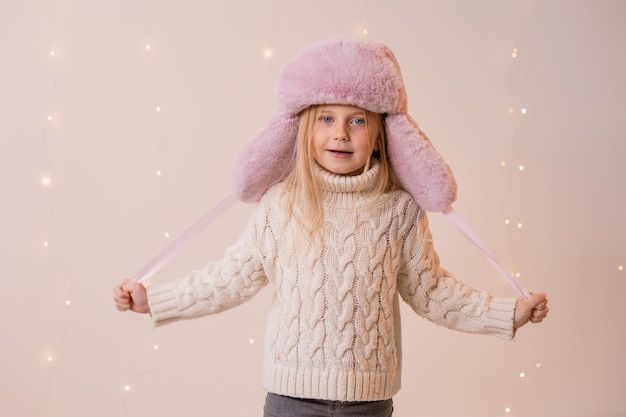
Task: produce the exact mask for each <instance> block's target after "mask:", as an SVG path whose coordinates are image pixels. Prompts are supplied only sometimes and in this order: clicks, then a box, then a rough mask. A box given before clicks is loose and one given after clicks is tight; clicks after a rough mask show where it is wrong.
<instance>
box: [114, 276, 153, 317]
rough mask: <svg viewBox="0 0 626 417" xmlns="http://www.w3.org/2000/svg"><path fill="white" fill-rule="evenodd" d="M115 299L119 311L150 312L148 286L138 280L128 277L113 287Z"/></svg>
mask: <svg viewBox="0 0 626 417" xmlns="http://www.w3.org/2000/svg"><path fill="white" fill-rule="evenodd" d="M113 301H114V302H115V308H117V309H118V310H119V311H126V310H130V311H134V312H136V313H149V312H150V306H149V305H148V295H147V292H146V287H144V286H143V284H140V283H137V282H131V281H130V280H129V279H126V280H124V281H122V282H120V283H119V284H117V285H116V286H114V287H113Z"/></svg>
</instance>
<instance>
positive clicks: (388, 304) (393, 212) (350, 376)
mask: <svg viewBox="0 0 626 417" xmlns="http://www.w3.org/2000/svg"><path fill="white" fill-rule="evenodd" d="M378 172H379V166H378V165H377V164H374V165H373V166H372V168H371V169H370V170H369V171H368V172H366V173H364V174H362V175H360V176H352V177H346V176H338V175H334V174H331V173H329V172H326V171H322V170H321V169H320V171H319V175H320V178H321V180H322V183H323V196H322V197H323V199H322V201H323V207H324V230H323V231H321V233H319V234H318V235H316V236H315V237H313V238H310V237H309V236H308V235H307V234H306V233H304V232H303V228H302V226H301V224H300V223H299V222H298V220H297V216H296V215H294V213H292V212H290V210H289V204H288V201H289V200H288V199H289V194H288V190H287V187H286V185H285V184H283V183H279V184H277V185H276V186H274V187H272V188H271V189H270V190H268V191H267V193H266V194H265V195H264V197H263V198H262V200H261V201H260V202H259V205H258V206H257V208H256V210H255V212H254V213H253V215H252V217H251V218H250V220H249V222H248V225H247V227H246V231H245V232H244V234H243V235H242V236H241V238H240V239H239V240H238V241H237V243H235V244H234V245H233V246H231V247H230V248H229V249H228V250H227V253H226V256H225V257H224V259H223V260H221V261H219V262H215V263H210V264H209V265H207V266H206V267H205V268H204V269H202V270H200V271H197V272H192V273H190V274H188V275H187V276H186V277H184V278H182V279H180V280H177V281H174V282H172V283H169V284H165V285H161V286H154V287H149V288H148V298H149V302H150V308H151V312H152V317H153V319H154V321H155V323H156V324H157V325H161V324H163V323H167V322H170V321H172V320H177V319H187V318H193V317H198V316H202V315H205V314H212V313H218V312H220V311H223V310H225V309H227V308H231V307H234V306H236V305H239V304H241V303H242V302H244V301H246V300H247V299H249V298H250V297H252V296H253V295H254V294H256V293H257V292H258V291H259V290H260V289H261V288H262V287H263V286H265V285H266V284H267V283H268V282H271V283H272V284H273V285H274V288H275V295H274V300H273V303H272V306H271V309H270V312H269V317H268V320H267V329H266V337H265V353H264V375H263V386H264V387H265V388H266V389H267V390H268V391H270V392H273V393H276V394H281V395H287V396H292V397H301V398H318V399H327V400H341V401H373V400H382V399H387V398H390V397H392V396H393V395H394V394H396V393H397V392H398V390H399V389H400V371H401V362H402V358H401V338H400V317H399V312H400V306H399V297H402V299H403V300H404V301H406V302H407V303H408V304H409V305H410V306H411V307H412V308H413V310H415V312H417V313H418V314H420V315H421V316H423V317H425V318H427V319H429V320H431V321H432V322H434V323H436V324H439V325H443V326H446V327H449V328H452V329H456V330H460V331H465V332H471V333H482V334H491V335H495V336H499V337H502V338H506V339H511V338H512V337H513V315H514V308H515V299H513V298H493V297H491V296H489V294H487V293H486V292H481V291H476V290H474V289H471V288H469V287H467V286H465V285H463V284H462V283H461V282H459V281H457V280H456V279H455V278H454V277H453V276H452V275H451V274H450V273H449V272H447V271H446V270H444V269H443V268H441V267H440V265H439V259H438V257H437V254H436V252H435V250H434V249H433V245H432V237H431V234H430V231H429V228H428V219H427V217H426V213H425V212H424V211H423V210H421V209H420V208H419V207H418V206H417V205H416V204H415V203H414V201H413V199H412V198H411V196H410V195H409V194H408V193H406V192H404V191H400V190H398V191H393V192H389V193H386V194H384V195H383V196H375V195H373V194H374V193H372V192H371V190H372V187H373V183H374V181H375V179H376V176H377V175H378Z"/></svg>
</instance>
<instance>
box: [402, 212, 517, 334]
mask: <svg viewBox="0 0 626 417" xmlns="http://www.w3.org/2000/svg"><path fill="white" fill-rule="evenodd" d="M416 210H417V211H415V212H414V213H413V215H412V216H409V217H414V220H415V221H414V222H413V223H412V227H411V228H410V229H409V230H408V232H407V233H406V235H405V239H404V244H403V248H402V254H401V256H402V259H401V261H400V268H399V273H398V291H399V293H400V296H401V297H402V299H403V300H404V301H406V302H407V303H408V304H409V305H410V306H411V308H412V309H413V310H414V311H415V312H416V313H418V314H419V315H421V316H423V317H425V318H427V319H428V320H430V321H432V322H434V323H435V324H438V325H442V326H445V327H447V328H450V329H454V330H459V331H463V332H468V333H481V334H489V335H493V336H497V337H501V338H504V339H512V338H513V337H514V330H513V317H514V313H515V303H516V299H515V298H503V297H492V296H491V295H489V294H488V293H487V292H486V291H479V290H475V289H473V288H470V287H468V286H466V285H464V284H463V283H462V282H460V281H457V280H456V279H455V278H454V276H453V275H452V274H451V273H450V272H448V271H446V270H445V269H443V268H442V267H441V266H440V263H439V257H438V255H437V253H436V252H435V249H434V248H433V242H432V236H431V232H430V229H429V226H428V218H427V215H426V213H425V212H424V211H422V210H420V209H416Z"/></svg>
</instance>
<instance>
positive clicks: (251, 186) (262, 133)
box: [231, 111, 300, 202]
mask: <svg viewBox="0 0 626 417" xmlns="http://www.w3.org/2000/svg"><path fill="white" fill-rule="evenodd" d="M299 120H300V118H299V116H298V115H295V114H291V113H284V112H279V111H277V112H274V114H272V115H271V116H270V119H269V120H268V122H267V124H266V125H265V127H263V128H262V129H261V130H259V131H258V132H257V133H256V135H255V136H254V137H253V138H252V140H251V141H250V142H249V143H248V144H247V145H246V147H245V148H244V149H243V151H242V152H241V153H240V154H239V156H238V158H237V161H236V163H235V168H234V171H233V174H232V178H231V188H232V192H233V194H234V195H235V196H236V197H237V198H238V199H239V200H241V201H244V202H256V201H259V200H260V199H261V197H262V196H263V194H264V193H265V191H267V189H268V188H269V187H271V186H272V185H274V184H276V183H278V182H280V181H282V180H283V179H285V178H286V177H287V175H288V174H289V173H290V172H291V170H292V169H293V164H294V157H293V156H294V147H295V141H294V138H295V137H296V135H297V133H298V124H299Z"/></svg>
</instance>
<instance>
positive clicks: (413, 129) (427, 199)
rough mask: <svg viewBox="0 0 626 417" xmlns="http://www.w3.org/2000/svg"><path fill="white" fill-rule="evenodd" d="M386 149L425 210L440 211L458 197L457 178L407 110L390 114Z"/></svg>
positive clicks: (402, 181) (405, 185)
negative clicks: (402, 112)
mask: <svg viewBox="0 0 626 417" xmlns="http://www.w3.org/2000/svg"><path fill="white" fill-rule="evenodd" d="M385 123H386V125H387V129H386V130H387V148H388V155H389V161H390V163H391V167H392V169H393V171H394V173H395V174H396V178H397V179H398V181H399V182H400V185H401V186H402V187H403V188H404V189H405V190H407V191H408V192H409V193H410V194H411V195H412V196H413V199H414V200H415V201H416V202H417V204H418V205H419V206H420V207H422V208H423V209H424V210H426V211H431V212H439V211H442V210H443V209H445V208H446V207H448V206H449V205H450V204H452V203H453V202H454V201H455V200H456V181H455V180H454V176H453V175H452V171H451V170H450V168H449V167H448V165H447V164H446V162H445V161H444V159H443V158H442V157H441V155H439V153H438V152H437V151H436V149H435V147H434V146H433V145H432V143H431V142H430V140H429V139H428V137H427V136H426V135H425V134H424V133H423V132H422V131H421V130H420V129H419V127H418V126H417V123H415V121H414V120H413V119H412V118H411V117H410V116H409V115H408V114H406V113H404V114H391V115H389V116H388V117H387V119H386V120H385Z"/></svg>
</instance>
